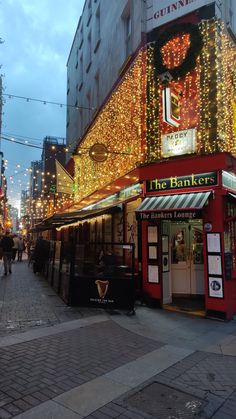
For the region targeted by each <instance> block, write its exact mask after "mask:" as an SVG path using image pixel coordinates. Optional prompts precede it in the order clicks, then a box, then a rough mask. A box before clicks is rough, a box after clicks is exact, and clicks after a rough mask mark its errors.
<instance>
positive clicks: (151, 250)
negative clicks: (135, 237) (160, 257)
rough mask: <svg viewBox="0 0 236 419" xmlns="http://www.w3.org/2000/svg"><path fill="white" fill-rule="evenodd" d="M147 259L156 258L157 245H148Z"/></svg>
mask: <svg viewBox="0 0 236 419" xmlns="http://www.w3.org/2000/svg"><path fill="white" fill-rule="evenodd" d="M148 259H151V260H157V246H148Z"/></svg>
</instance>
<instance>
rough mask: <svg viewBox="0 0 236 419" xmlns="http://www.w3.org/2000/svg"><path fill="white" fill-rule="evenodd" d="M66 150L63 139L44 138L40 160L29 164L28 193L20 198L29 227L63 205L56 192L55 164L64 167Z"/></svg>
mask: <svg viewBox="0 0 236 419" xmlns="http://www.w3.org/2000/svg"><path fill="white" fill-rule="evenodd" d="M66 150H67V149H66V145H65V140H64V139H63V138H56V137H49V136H48V137H45V138H44V141H43V150H42V158H41V160H38V161H34V162H31V168H30V187H29V192H27V193H26V194H25V195H24V196H22V208H23V207H24V208H25V211H26V212H28V213H29V214H24V215H29V216H30V219H31V222H30V224H31V227H33V226H34V225H35V224H37V223H38V222H40V221H41V220H42V219H43V218H44V217H47V216H49V215H51V214H53V213H54V212H55V211H57V210H59V209H61V207H62V206H63V205H64V198H63V197H64V195H63V194H61V193H58V192H57V182H56V162H59V163H60V164H61V166H63V167H64V165H65V161H66V152H67V151H66ZM26 195H27V199H26V201H27V202H26V201H25V198H26ZM28 200H29V202H30V205H28ZM24 205H26V206H24ZM29 207H30V210H28V208H29Z"/></svg>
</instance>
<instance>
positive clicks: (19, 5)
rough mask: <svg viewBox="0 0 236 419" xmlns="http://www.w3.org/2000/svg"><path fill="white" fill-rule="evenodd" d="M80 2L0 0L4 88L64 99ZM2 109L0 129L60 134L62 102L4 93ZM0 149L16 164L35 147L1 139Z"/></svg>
mask: <svg viewBox="0 0 236 419" xmlns="http://www.w3.org/2000/svg"><path fill="white" fill-rule="evenodd" d="M83 5H84V0H40V1H37V0H2V1H0V37H1V38H2V39H3V40H4V43H3V44H1V45H0V64H2V68H1V72H2V73H3V74H4V78H3V86H4V89H5V93H10V94H12V95H19V96H26V97H31V98H38V99H42V100H48V101H52V102H60V103H66V79H67V76H66V63H67V59H68V55H69V52H70V48H71V44H72V41H73V38H74V34H75V30H76V27H77V24H78V21H79V17H80V15H81V13H82V8H83ZM3 110H4V115H3V127H2V131H3V132H4V131H7V132H11V133H14V134H18V135H22V136H31V137H34V138H41V139H43V138H44V137H45V136H48V135H50V136H60V137H65V133H66V108H64V107H63V108H60V107H59V106H53V105H46V106H44V105H43V104H39V103H35V102H26V101H23V100H18V99H11V100H10V99H8V98H7V97H6V104H5V106H4V109H3ZM2 149H3V152H4V157H5V158H6V159H8V160H9V161H10V160H11V159H12V160H14V161H17V162H18V163H19V164H21V166H22V167H28V166H29V164H30V162H31V161H32V160H37V159H39V152H38V151H37V150H34V149H27V148H26V147H23V146H16V145H11V144H10V145H9V143H6V144H5V143H4V142H3V144H2ZM34 156H35V157H34ZM23 180H24V182H25V177H23V175H22V181H23ZM17 191H18V192H19V187H18V190H17Z"/></svg>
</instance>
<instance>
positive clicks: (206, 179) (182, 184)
mask: <svg viewBox="0 0 236 419" xmlns="http://www.w3.org/2000/svg"><path fill="white" fill-rule="evenodd" d="M213 185H217V173H216V172H210V173H200V174H192V175H188V176H171V177H170V178H166V179H152V180H147V181H146V192H158V191H167V190H171V189H185V188H199V187H205V186H213Z"/></svg>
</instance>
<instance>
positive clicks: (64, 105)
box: [2, 93, 96, 111]
mask: <svg viewBox="0 0 236 419" xmlns="http://www.w3.org/2000/svg"><path fill="white" fill-rule="evenodd" d="M2 96H5V97H7V98H8V99H12V98H13V99H20V100H24V101H26V102H39V103H42V104H43V105H56V106H60V108H63V107H65V108H74V109H86V110H89V111H95V110H96V108H89V107H87V106H77V105H70V104H67V105H66V104H65V103H60V102H52V101H49V100H45V99H36V98H33V97H28V96H18V95H13V94H11V93H2Z"/></svg>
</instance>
